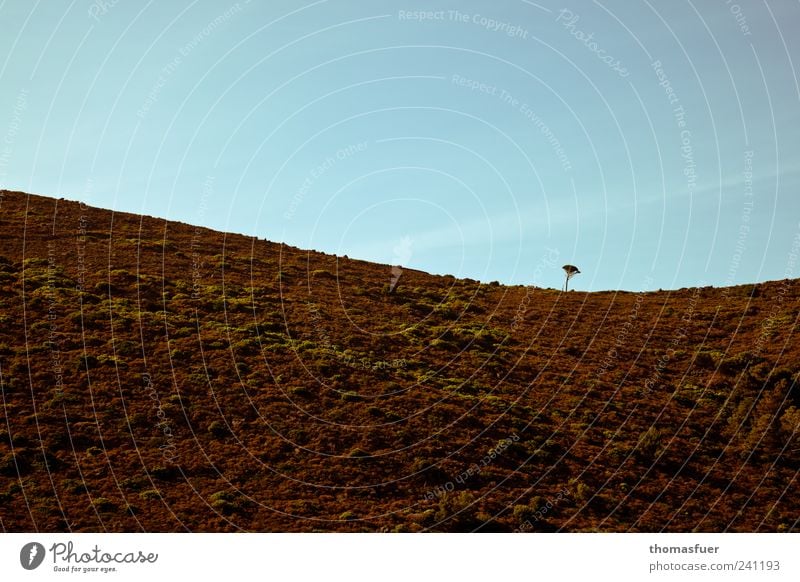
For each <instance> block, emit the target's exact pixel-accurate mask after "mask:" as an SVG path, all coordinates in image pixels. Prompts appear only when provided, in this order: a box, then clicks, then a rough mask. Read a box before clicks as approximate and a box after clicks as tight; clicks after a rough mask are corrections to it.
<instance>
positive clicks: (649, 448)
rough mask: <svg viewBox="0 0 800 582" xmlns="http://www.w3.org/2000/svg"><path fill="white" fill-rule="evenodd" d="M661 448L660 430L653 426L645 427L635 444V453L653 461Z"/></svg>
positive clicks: (643, 458) (645, 459)
mask: <svg viewBox="0 0 800 582" xmlns="http://www.w3.org/2000/svg"><path fill="white" fill-rule="evenodd" d="M660 448H661V431H660V430H658V429H657V428H655V427H652V426H651V427H650V428H649V429H647V432H645V433H644V434H643V435H642V436H641V438H639V442H638V444H637V445H636V453H637V455H638V456H639V458H641V459H642V460H644V461H649V462H652V461H655V459H656V457H657V456H658V452H659V449H660Z"/></svg>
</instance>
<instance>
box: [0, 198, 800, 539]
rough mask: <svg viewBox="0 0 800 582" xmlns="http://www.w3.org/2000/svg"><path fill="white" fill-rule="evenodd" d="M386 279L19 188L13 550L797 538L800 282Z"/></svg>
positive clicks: (1, 303)
mask: <svg viewBox="0 0 800 582" xmlns="http://www.w3.org/2000/svg"><path fill="white" fill-rule="evenodd" d="M391 277H392V271H391V268H390V267H388V266H383V265H376V264H371V263H366V262H361V261H355V260H349V259H347V258H337V257H335V256H329V255H324V254H320V253H315V252H311V253H308V252H303V251H301V250H298V249H295V248H290V247H286V246H282V245H279V244H275V243H271V242H266V241H263V240H253V239H252V238H248V237H245V236H239V235H230V234H228V235H226V234H224V233H219V232H214V231H210V230H206V229H199V228H198V229H196V228H195V227H192V226H188V225H183V224H177V223H172V222H166V221H164V220H159V219H155V218H149V217H140V216H135V215H130V214H112V213H111V212H109V211H106V210H98V209H95V208H87V207H85V206H81V205H79V204H78V203H74V202H67V201H63V200H61V201H56V200H54V199H50V198H43V197H38V196H28V195H26V194H21V193H15V192H3V193H2V201H1V202H0V375H1V377H2V378H1V380H2V419H0V526H2V527H1V529H0V531H2V530H5V531H32V530H38V531H68V530H72V531H186V530H191V531H238V530H247V531H423V530H425V531H471V530H481V531H512V530H516V529H519V528H521V529H523V530H525V531H555V530H561V531H660V530H667V531H693V530H696V531H723V530H729V531H789V530H792V529H795V530H797V529H798V527H800V526H798V521H797V520H798V517H800V501H798V495H797V491H798V487H797V485H798V478H797V477H798V469H800V440H799V439H798V427H799V426H800V413H798V409H797V407H798V406H800V388H798V385H797V384H796V383H795V381H796V379H797V377H798V371H799V370H800V365H799V364H798V355H799V354H800V342H798V341H797V339H796V333H795V332H796V330H797V325H798V319H797V317H798V299H799V298H800V284H798V281H797V280H786V281H777V282H770V283H763V284H759V285H755V286H740V287H733V288H726V289H715V288H710V287H706V288H701V289H681V290H679V291H664V292H652V293H646V294H642V295H637V294H634V293H625V292H619V293H615V292H603V293H582V292H570V293H568V294H563V293H560V292H557V291H552V290H542V289H532V288H531V289H529V288H525V287H504V286H498V285H485V284H479V283H478V282H476V281H471V280H457V279H455V278H453V277H439V276H432V275H428V274H425V273H420V272H415V271H408V270H407V271H405V272H404V273H403V276H402V278H401V280H400V285H399V287H398V288H397V290H396V291H395V292H394V293H388V285H389V282H390V280H391ZM77 287H80V288H82V291H79V290H77V289H76V288H77ZM614 350H615V351H614ZM492 449H494V454H493V455H491V454H490V451H491V450H492ZM470 469H472V470H471V471H470Z"/></svg>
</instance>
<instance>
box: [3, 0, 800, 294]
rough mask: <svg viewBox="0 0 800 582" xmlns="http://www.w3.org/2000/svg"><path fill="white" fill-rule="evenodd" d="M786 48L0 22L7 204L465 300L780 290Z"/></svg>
mask: <svg viewBox="0 0 800 582" xmlns="http://www.w3.org/2000/svg"><path fill="white" fill-rule="evenodd" d="M421 10H427V11H428V13H425V14H420V13H419V11H421ZM798 29H800V2H797V1H789V0H785V1H772V0H770V1H767V2H756V1H752V2H750V1H747V2H745V1H744V0H742V1H741V2H740V3H739V4H736V3H735V2H732V1H726V0H715V1H707V2H706V1H703V2H698V1H695V2H691V1H683V0H668V1H667V0H661V1H654V0H642V1H641V2H639V1H635V2H631V1H629V0H614V1H610V2H605V1H604V2H591V1H574V2H563V3H552V2H540V3H534V2H529V1H527V0H505V1H502V2H497V1H489V0H483V1H475V0H468V1H465V0H458V1H455V0H454V1H449V2H448V1H440V0H434V1H426V2H422V1H412V2H404V1H397V0H392V1H388V0H362V1H355V0H329V1H326V0H320V1H317V2H305V1H299V0H292V1H288V0H268V1H267V0H265V1H263V2H258V1H255V0H254V1H252V2H247V1H245V0H241V1H240V2H234V3H226V2H218V1H217V2H211V1H205V0H199V1H194V2H190V1H170V2H155V1H150V2H144V1H132V0H116V1H115V0H97V1H96V2H92V1H90V0H80V1H79V0H75V1H66V0H47V1H41V0H39V1H33V0H5V1H2V0H0V140H2V142H0V187H2V188H7V189H19V190H25V191H29V192H34V193H39V194H43V195H49V196H63V197H64V198H68V199H72V200H83V201H85V202H86V203H88V204H92V205H95V206H100V207H104V208H112V209H115V210H120V211H130V212H137V213H144V214H149V215H154V216H160V217H165V218H169V219H171V220H177V221H181V222H187V223H193V224H202V225H204V226H209V227H212V228H215V229H220V230H227V231H234V232H240V233H244V234H247V235H254V236H257V237H259V238H266V239H269V240H273V241H284V242H286V243H289V244H292V245H295V246H299V247H302V248H312V249H317V250H322V251H325V252H328V253H336V254H342V255H343V254H347V255H349V256H350V257H354V258H363V259H368V260H374V261H378V262H381V263H389V264H395V263H400V264H403V265H404V266H408V267H412V268H418V269H423V270H426V271H430V272H434V273H442V274H445V273H449V274H453V275H457V276H462V277H471V278H475V279H479V280H482V281H491V280H500V281H502V282H506V283H535V284H537V285H541V286H545V287H558V286H560V285H561V280H562V275H563V273H562V271H561V269H560V267H561V265H562V264H564V263H573V264H575V265H577V266H578V267H579V268H580V269H581V270H582V271H583V273H582V274H581V275H579V276H578V277H576V278H575V279H573V281H572V283H571V287H574V288H576V289H587V290H601V289H630V290H638V289H657V288H664V289H667V288H679V287H685V286H694V285H715V286H722V285H729V284H738V283H745V282H756V281H763V280H773V279H782V278H784V277H786V276H791V277H797V276H800V274H799V273H798V271H799V270H800V263H798V262H796V261H793V259H792V248H793V247H792V244H793V240H794V239H795V237H797V236H798V235H799V234H800V189H799V188H798V185H799V184H800V131H799V130H800V86H799V85H798V76H800V75H799V74H798V71H797V70H796V67H798V66H800V37H798V35H797V30H798ZM796 249H797V245H795V250H796Z"/></svg>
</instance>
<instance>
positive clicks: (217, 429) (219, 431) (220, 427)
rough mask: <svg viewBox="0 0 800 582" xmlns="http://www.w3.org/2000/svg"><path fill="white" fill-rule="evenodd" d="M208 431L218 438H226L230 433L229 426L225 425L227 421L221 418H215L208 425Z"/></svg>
mask: <svg viewBox="0 0 800 582" xmlns="http://www.w3.org/2000/svg"><path fill="white" fill-rule="evenodd" d="M208 432H209V433H210V434H211V436H213V437H214V438H218V439H221V438H224V437H226V436H228V434H229V432H228V427H227V426H226V425H225V423H223V422H220V421H219V420H215V421H213V422H212V423H211V424H209V425H208Z"/></svg>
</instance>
